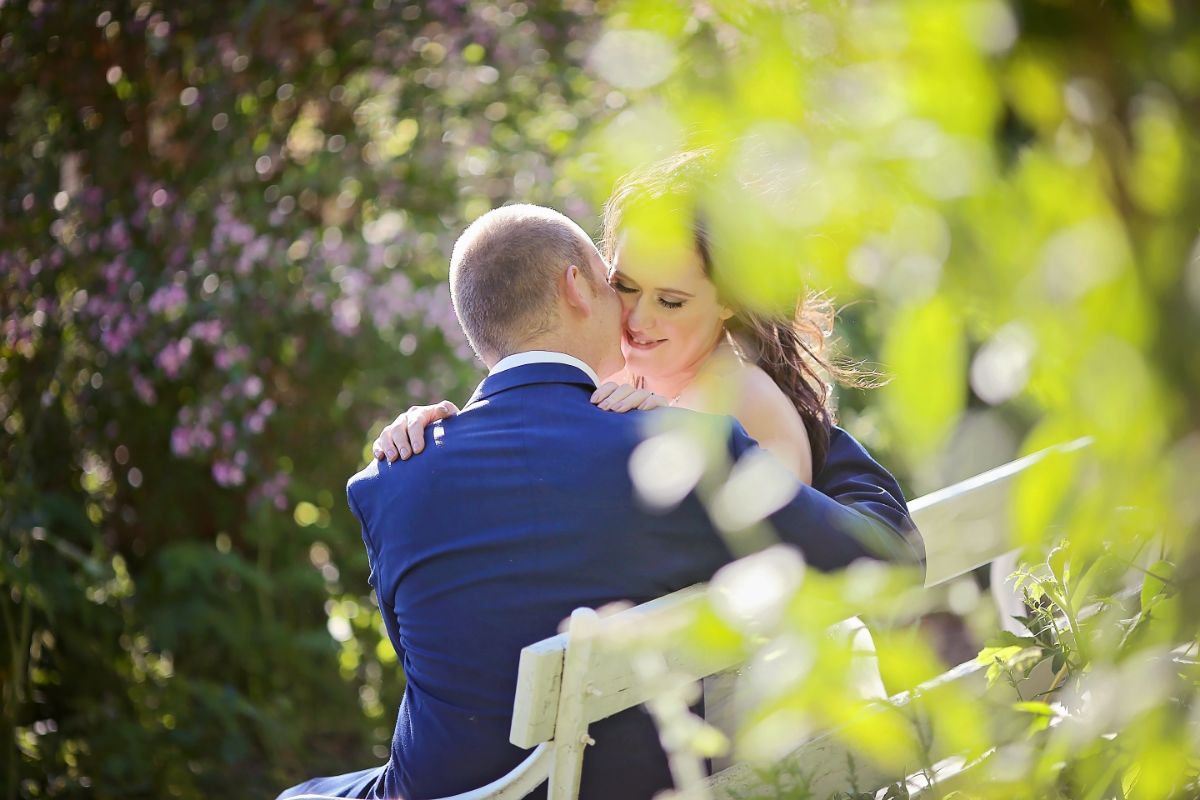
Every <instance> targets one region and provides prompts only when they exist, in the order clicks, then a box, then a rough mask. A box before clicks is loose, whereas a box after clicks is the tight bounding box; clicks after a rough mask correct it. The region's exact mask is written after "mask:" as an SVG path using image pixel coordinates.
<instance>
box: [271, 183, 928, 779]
mask: <svg viewBox="0 0 1200 800" xmlns="http://www.w3.org/2000/svg"><path fill="white" fill-rule="evenodd" d="M450 287H451V294H452V297H453V300H454V308H455V312H456V314H457V315H458V318H459V321H460V323H461V324H462V326H463V329H464V330H465V331H466V334H467V337H468V338H469V340H470V342H471V345H472V347H473V348H474V349H475V351H476V353H477V354H478V355H479V357H480V358H481V359H482V360H483V361H484V363H485V364H487V366H488V367H489V369H490V374H489V375H488V377H487V378H486V379H485V380H484V381H483V383H482V384H481V385H480V386H479V388H478V389H477V390H476V392H475V394H474V396H473V397H472V398H471V400H470V401H469V402H468V403H467V405H466V406H465V407H464V409H463V411H462V412H461V413H460V414H458V415H457V416H456V417H453V418H452V419H448V420H446V421H445V422H443V423H442V424H441V425H440V426H438V427H437V428H435V429H433V430H432V433H433V437H432V446H431V447H428V448H426V449H425V451H424V453H423V455H421V456H420V457H419V458H417V459H414V460H412V461H401V462H396V463H390V462H387V461H382V462H380V461H376V462H373V463H372V464H371V465H370V466H368V467H367V468H366V469H364V470H363V471H362V472H360V473H358V474H357V475H355V476H354V477H353V478H352V479H351V480H350V483H349V485H348V487H347V492H348V495H349V501H350V506H351V508H352V510H353V511H354V513H355V515H356V516H357V517H358V519H359V520H360V521H361V522H362V526H363V541H364V543H365V545H366V547H367V552H368V555H369V557H370V563H371V567H372V572H371V584H372V586H374V587H375V591H376V593H377V596H378V599H379V605H380V609H381V611H382V613H383V618H384V623H385V625H386V626H387V630H388V635H389V637H390V638H391V641H392V643H393V644H394V645H395V647H396V650H397V652H398V653H399V654H400V657H401V659H402V661H403V664H404V671H405V675H406V677H407V681H408V683H407V687H406V689H405V696H404V701H403V703H402V704H401V707H400V711H399V718H398V720H397V722H396V731H395V736H394V738H393V740H392V751H391V757H390V759H389V761H388V763H387V764H385V765H384V766H382V767H379V768H376V769H371V770H365V771H363V772H359V773H354V774H352V775H345V776H338V777H335V778H325V779H317V780H315V781H310V782H308V783H307V784H304V785H302V786H298V787H295V788H294V789H292V790H290V791H289V792H286V793H285V794H284V795H282V797H288V796H292V795H294V794H299V793H304V792H309V793H314V794H325V795H334V796H340V797H387V798H406V800H422V799H423V798H436V797H444V796H447V795H453V794H457V793H460V792H465V791H469V790H471V789H474V788H478V787H479V786H482V785H484V784H487V783H489V782H490V781H492V780H495V779H496V778H498V777H500V776H502V775H503V774H505V773H506V772H508V771H509V770H511V769H512V768H513V767H514V766H516V764H517V763H519V762H520V760H521V759H522V758H523V757H524V756H526V755H527V753H526V752H525V751H522V750H519V749H518V748H516V747H514V746H513V745H511V744H509V743H508V730H509V726H510V724H511V713H512V704H513V694H514V690H515V687H516V678H517V664H518V657H519V653H520V650H521V648H522V647H524V646H525V645H528V644H530V643H532V642H535V641H538V640H540V639H543V638H545V637H547V636H551V635H553V634H554V633H555V632H556V630H557V628H558V624H559V622H560V621H561V620H563V619H564V618H565V617H567V616H569V615H570V613H571V611H572V610H573V609H575V608H577V607H580V606H590V607H596V606H600V605H604V604H606V603H609V602H612V601H616V600H630V601H633V602H635V603H641V602H645V601H647V600H650V599H652V598H654V597H657V596H661V595H663V594H667V593H669V592H672V591H675V590H677V589H680V588H683V587H684V586H688V585H690V584H693V583H696V582H698V581H704V580H707V579H709V578H710V577H711V576H712V574H713V573H714V572H715V571H716V570H717V569H718V568H719V567H721V566H722V565H724V564H726V563H728V562H729V561H730V560H732V555H731V553H730V551H729V548H728V546H727V545H726V543H725V541H724V540H723V539H722V537H721V536H720V535H718V533H717V531H716V529H715V527H714V525H713V524H712V522H711V521H710V520H709V518H708V516H707V514H706V512H705V510H704V507H703V505H702V504H701V503H700V501H699V500H698V499H697V498H696V497H695V496H694V495H689V496H687V497H686V498H685V499H684V500H683V501H682V502H681V503H679V504H678V505H676V506H675V507H674V508H672V509H670V510H667V511H658V512H654V511H651V510H649V509H647V508H646V507H644V506H642V505H640V504H639V503H638V502H636V501H635V498H634V488H633V485H632V482H631V478H630V472H629V467H628V465H629V458H630V454H631V453H632V452H633V450H634V448H635V447H637V445H638V444H639V443H640V441H641V438H642V434H643V431H642V425H641V423H642V422H643V421H644V419H645V413H641V412H631V413H630V414H613V413H609V412H605V411H601V410H600V409H598V408H596V407H595V406H594V405H592V404H591V402H590V396H591V394H592V392H593V391H594V389H595V387H596V383H597V377H596V376H597V375H598V374H599V375H609V374H612V373H614V372H616V371H617V370H618V369H619V368H620V367H621V366H622V363H623V360H622V355H621V348H620V329H621V319H620V315H621V305H620V301H619V299H618V298H617V297H616V295H615V294H614V292H613V291H612V290H611V289H610V287H609V286H608V283H607V280H606V275H605V265H604V261H603V259H602V258H601V257H600V254H599V253H598V252H597V250H596V248H595V246H594V245H593V244H592V242H591V240H590V239H589V238H588V237H587V235H586V234H585V233H584V232H583V230H582V229H580V228H579V227H578V226H577V225H576V224H575V223H573V222H571V221H570V220H569V219H567V218H566V217H564V216H562V215H561V214H558V213H557V212H554V211H551V210H549V209H544V208H539V207H536V206H524V205H519V206H508V207H505V208H501V209H497V210H495V211H492V212H489V213H488V214H485V215H484V216H483V217H481V218H480V219H478V220H476V221H475V222H474V223H473V224H472V225H471V226H470V227H469V228H468V229H467V230H466V232H465V233H464V234H463V235H462V237H461V238H460V239H459V240H458V242H457V243H456V244H455V247H454V253H453V255H452V258H451V265H450ZM646 413H659V412H646ZM666 413H676V414H689V413H691V412H684V411H673V412H666ZM713 419H714V420H716V419H718V418H713ZM728 422H729V423H730V425H731V426H732V429H731V432H730V445H729V446H730V450H731V454H732V455H733V456H734V457H738V456H741V455H742V454H744V453H746V452H747V451H750V450H752V449H754V448H755V447H756V445H755V444H754V443H753V441H752V440H751V439H750V438H749V437H748V436H747V435H746V434H745V432H744V431H743V430H742V429H741V428H740V426H738V425H736V423H733V422H732V420H729V421H728ZM863 457H864V458H865V459H866V460H867V461H869V460H870V459H869V457H867V456H866V455H865V454H864V455H863ZM871 464H874V462H871ZM875 468H876V469H877V470H878V472H879V473H881V474H882V476H886V479H884V478H881V483H882V484H884V485H885V486H886V487H887V488H886V490H880V491H878V492H877V493H876V494H875V496H874V497H873V499H872V500H871V501H870V503H868V504H866V505H871V506H872V509H871V510H870V511H868V513H866V514H864V513H862V512H860V511H859V510H855V509H852V508H849V507H847V506H844V505H842V504H840V503H838V502H837V501H835V500H833V499H831V498H830V497H828V496H826V495H824V494H822V493H821V492H818V491H815V490H813V489H812V488H811V487H808V486H803V485H801V484H799V482H797V483H796V487H797V488H796V492H797V493H796V496H795V497H794V498H793V499H792V500H791V501H790V502H789V503H788V504H787V505H786V506H784V507H783V508H782V509H780V510H779V511H777V512H776V513H775V514H773V515H772V516H771V522H772V523H773V525H774V527H775V528H776V529H777V531H778V533H779V534H780V536H781V538H782V539H783V540H784V541H786V542H789V543H791V544H793V545H795V546H797V547H799V548H800V549H801V550H802V551H803V552H804V554H805V557H806V558H807V560H808V561H809V562H810V563H812V564H814V565H815V566H817V567H820V568H825V569H829V568H835V567H839V566H844V565H846V564H848V563H850V562H851V561H852V560H854V559H856V558H859V557H864V556H867V557H869V556H873V555H874V554H873V553H872V552H870V551H869V550H868V548H867V546H866V545H865V544H864V543H863V538H862V537H861V536H860V535H858V534H860V533H862V531H863V530H864V529H872V530H873V531H874V533H875V534H876V535H883V536H884V537H890V538H892V539H893V540H898V539H899V534H898V533H897V532H896V529H903V528H905V527H907V526H909V524H910V523H908V517H907V512H906V511H905V508H904V501H903V498H902V497H901V496H900V491H899V488H898V487H896V486H895V483H894V481H891V478H890V476H887V474H886V472H884V471H883V470H882V468H878V465H875ZM591 735H592V737H593V738H594V739H595V741H596V744H595V746H594V747H589V749H588V753H587V756H586V758H585V760H584V772H583V779H582V791H581V796H582V797H584V798H605V799H608V798H620V799H621V800H638V798H646V800H649V798H650V797H651V796H652V795H653V794H654V793H655V792H656V791H657V790H660V789H662V788H665V787H668V786H670V785H671V781H670V774H669V772H668V769H667V762H666V758H665V756H664V755H663V752H662V749H661V747H660V746H659V743H658V737H657V732H656V731H655V728H654V725H653V723H652V721H651V720H650V718H649V717H648V716H647V715H646V714H645V713H644V712H642V711H641V710H638V709H635V710H633V711H629V712H625V713H623V714H619V715H617V716H614V717H611V718H609V719H606V720H602V721H601V722H599V723H596V724H595V725H594V726H593V727H592V730H591ZM539 794H541V795H542V796H544V789H542V790H539Z"/></svg>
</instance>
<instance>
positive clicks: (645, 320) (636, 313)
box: [625, 297, 654, 331]
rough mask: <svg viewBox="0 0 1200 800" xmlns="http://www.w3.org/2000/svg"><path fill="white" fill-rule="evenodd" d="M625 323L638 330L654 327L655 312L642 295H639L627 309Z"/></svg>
mask: <svg viewBox="0 0 1200 800" xmlns="http://www.w3.org/2000/svg"><path fill="white" fill-rule="evenodd" d="M625 324H626V325H628V326H629V327H630V328H633V329H635V330H638V331H645V330H649V329H651V328H653V327H654V312H653V311H652V310H651V309H649V308H648V307H647V306H646V303H645V301H644V299H643V298H642V297H637V298H635V299H634V301H633V302H632V303H630V304H629V305H628V306H627V307H626V309H625Z"/></svg>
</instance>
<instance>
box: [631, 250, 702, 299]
mask: <svg viewBox="0 0 1200 800" xmlns="http://www.w3.org/2000/svg"><path fill="white" fill-rule="evenodd" d="M612 269H613V271H614V272H617V273H619V274H620V275H621V276H623V277H625V278H627V279H629V280H631V281H633V282H635V283H637V284H638V285H640V286H643V287H646V288H668V287H670V288H678V289H688V288H689V287H696V286H700V285H703V284H706V283H710V281H709V279H708V276H706V275H705V274H704V261H703V259H702V258H701V257H700V253H699V252H698V251H697V250H696V249H695V248H694V247H670V248H651V247H637V246H629V245H628V244H627V243H626V242H624V241H622V242H621V243H620V244H619V245H618V247H617V252H616V254H615V257H614V258H613V263H612Z"/></svg>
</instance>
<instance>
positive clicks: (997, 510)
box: [908, 438, 1091, 587]
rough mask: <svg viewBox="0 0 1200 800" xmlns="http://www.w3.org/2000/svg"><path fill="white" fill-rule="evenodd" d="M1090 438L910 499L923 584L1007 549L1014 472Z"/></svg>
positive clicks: (1071, 449) (1063, 454) (953, 574)
mask: <svg viewBox="0 0 1200 800" xmlns="http://www.w3.org/2000/svg"><path fill="white" fill-rule="evenodd" d="M1090 442H1091V439H1090V438H1083V439H1076V440H1075V441H1073V442H1066V443H1064V444H1060V445H1055V446H1053V447H1048V448H1046V449H1045V450H1039V451H1038V452H1036V453H1033V454H1031V455H1028V456H1025V457H1024V458H1019V459H1017V460H1016V461H1012V462H1009V463H1008V464H1004V465H1002V466H999V467H996V468H995V469H991V470H988V471H987V472H984V473H981V474H979V475H976V476H975V477H973V478H968V479H967V480H965V481H960V482H959V483H955V484H952V485H950V486H947V487H946V488H944V489H939V490H937V491H936V492H931V493H930V494H927V495H924V496H923V497H918V498H916V499H915V500H913V501H911V502H910V503H909V504H908V509H909V511H910V512H911V513H912V517H913V521H914V522H915V523H916V524H917V530H919V531H920V532H921V539H922V540H923V541H924V543H925V558H926V562H925V585H926V586H927V587H929V586H937V585H938V584H941V583H945V582H946V581H948V580H951V579H953V578H957V577H958V576H959V575H965V574H966V573H968V572H970V571H971V570H973V569H976V568H977V567H981V566H983V565H984V564H987V563H989V562H991V561H994V560H995V559H997V558H999V557H1000V556H1002V555H1004V554H1006V553H1009V552H1012V551H1013V550H1014V549H1015V548H1014V547H1013V538H1012V530H1013V525H1012V519H1011V514H1010V512H1009V509H1010V506H1011V500H1012V495H1013V491H1014V489H1015V486H1016V481H1017V476H1019V475H1020V474H1021V473H1022V472H1024V471H1025V470H1027V469H1029V468H1030V467H1031V466H1033V465H1034V464H1037V463H1038V462H1041V461H1045V460H1047V459H1055V458H1064V457H1067V455H1068V454H1070V453H1073V452H1075V451H1077V450H1080V449H1082V448H1084V447H1086V446H1087V445H1088V444H1089V443H1090Z"/></svg>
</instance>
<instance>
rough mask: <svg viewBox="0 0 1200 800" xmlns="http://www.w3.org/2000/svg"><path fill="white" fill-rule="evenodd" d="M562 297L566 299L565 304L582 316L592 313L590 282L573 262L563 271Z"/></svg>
mask: <svg viewBox="0 0 1200 800" xmlns="http://www.w3.org/2000/svg"><path fill="white" fill-rule="evenodd" d="M585 284H586V285H585ZM563 299H565V300H566V301H567V305H569V306H570V307H571V308H574V309H576V310H578V311H579V312H580V313H582V314H583V315H584V316H588V315H590V314H591V313H592V292H591V283H590V281H588V279H587V276H586V275H584V274H583V270H582V269H580V268H579V267H578V266H576V265H575V264H572V265H571V266H569V267H567V271H566V272H565V273H563Z"/></svg>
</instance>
